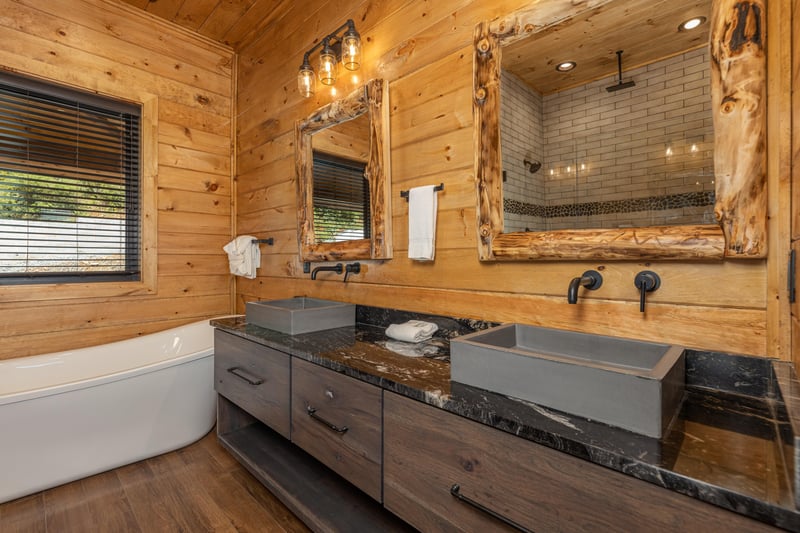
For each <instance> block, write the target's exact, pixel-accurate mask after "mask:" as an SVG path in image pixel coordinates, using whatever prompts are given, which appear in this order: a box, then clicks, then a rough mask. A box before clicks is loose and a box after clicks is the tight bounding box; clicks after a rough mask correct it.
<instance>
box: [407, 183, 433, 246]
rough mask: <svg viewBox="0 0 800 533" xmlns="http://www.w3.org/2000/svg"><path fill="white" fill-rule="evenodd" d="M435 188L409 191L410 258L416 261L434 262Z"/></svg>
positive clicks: (420, 188) (430, 186) (428, 187)
mask: <svg viewBox="0 0 800 533" xmlns="http://www.w3.org/2000/svg"><path fill="white" fill-rule="evenodd" d="M435 187H436V186H435V185H426V186H423V187H414V188H412V189H410V190H409V191H408V257H409V259H413V260H415V261H433V257H434V253H435V251H436V208H437V199H436V191H435V190H434V188H435Z"/></svg>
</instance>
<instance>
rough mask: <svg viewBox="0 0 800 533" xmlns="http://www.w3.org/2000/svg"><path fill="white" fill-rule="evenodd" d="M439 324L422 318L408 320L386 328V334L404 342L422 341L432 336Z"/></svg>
mask: <svg viewBox="0 0 800 533" xmlns="http://www.w3.org/2000/svg"><path fill="white" fill-rule="evenodd" d="M437 329H439V326H437V325H436V324H434V323H433V322H425V321H423V320H409V321H408V322H405V323H403V324H392V325H390V326H389V327H388V328H386V336H387V337H391V338H393V339H396V340H398V341H404V342H422V341H426V340H428V339H430V338H431V337H433V334H434V333H435V332H436V330H437Z"/></svg>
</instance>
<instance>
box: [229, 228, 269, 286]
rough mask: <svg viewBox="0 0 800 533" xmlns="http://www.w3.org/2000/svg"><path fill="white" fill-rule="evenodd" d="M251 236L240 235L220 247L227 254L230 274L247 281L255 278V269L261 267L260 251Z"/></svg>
mask: <svg viewBox="0 0 800 533" xmlns="http://www.w3.org/2000/svg"><path fill="white" fill-rule="evenodd" d="M255 240H256V238H255V237H253V236H252V235H241V236H239V237H236V238H235V239H233V240H232V241H231V242H229V243H228V244H226V245H225V246H223V247H222V249H223V250H225V252H226V253H227V254H228V264H229V266H230V270H231V274H235V275H237V276H244V277H245V278H247V279H253V278H255V277H256V269H257V268H258V267H259V266H261V250H260V249H259V248H258V243H256V242H254V241H255Z"/></svg>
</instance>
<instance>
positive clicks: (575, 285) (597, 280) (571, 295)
mask: <svg viewBox="0 0 800 533" xmlns="http://www.w3.org/2000/svg"><path fill="white" fill-rule="evenodd" d="M602 284H603V276H601V275H600V272H598V271H596V270H587V271H586V272H584V273H583V275H582V276H580V277H578V278H572V280H571V281H570V282H569V288H568V289H567V302H568V303H571V304H576V303H578V289H579V288H581V287H586V288H587V289H589V290H590V291H593V290H596V289H599V288H600V286H601V285H602Z"/></svg>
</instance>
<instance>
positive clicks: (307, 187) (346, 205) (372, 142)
mask: <svg viewBox="0 0 800 533" xmlns="http://www.w3.org/2000/svg"><path fill="white" fill-rule="evenodd" d="M388 127H389V120H388V87H387V84H386V83H384V81H383V80H371V81H369V82H368V83H367V84H366V85H365V86H363V87H361V88H359V89H358V90H356V91H354V92H353V93H351V94H350V95H348V96H346V97H344V98H342V99H340V100H336V101H334V102H331V103H330V104H328V105H325V106H323V107H321V108H319V109H317V110H316V111H314V112H313V113H312V114H311V115H309V116H308V117H307V118H305V119H302V120H299V121H298V122H297V124H296V127H295V137H296V139H295V140H296V142H295V168H296V173H297V202H298V205H297V216H298V236H299V241H300V258H301V260H303V261H335V260H349V259H387V258H390V257H391V227H390V221H391V213H390V212H389V206H390V205H391V202H390V201H389V194H390V188H391V185H390V180H389V171H388V169H389V168H390V159H389V135H388Z"/></svg>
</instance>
